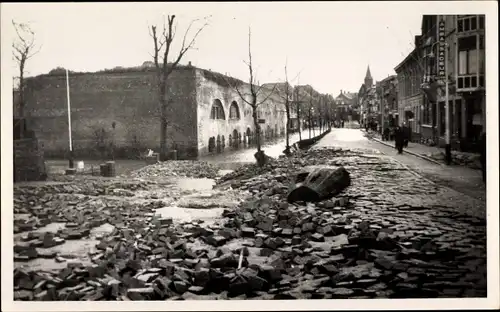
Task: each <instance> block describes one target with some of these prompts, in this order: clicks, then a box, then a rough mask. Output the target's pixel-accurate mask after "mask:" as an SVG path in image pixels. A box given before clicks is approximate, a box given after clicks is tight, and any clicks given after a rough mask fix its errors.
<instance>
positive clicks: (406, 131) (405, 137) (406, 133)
mask: <svg viewBox="0 0 500 312" xmlns="http://www.w3.org/2000/svg"><path fill="white" fill-rule="evenodd" d="M402 132H403V147H404V148H407V147H408V142H409V140H410V127H408V124H407V123H406V122H405V123H403V129H402Z"/></svg>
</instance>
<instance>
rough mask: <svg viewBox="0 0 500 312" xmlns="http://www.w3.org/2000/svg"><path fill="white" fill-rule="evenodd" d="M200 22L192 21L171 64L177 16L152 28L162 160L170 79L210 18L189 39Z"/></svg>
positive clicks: (165, 156)
mask: <svg viewBox="0 0 500 312" xmlns="http://www.w3.org/2000/svg"><path fill="white" fill-rule="evenodd" d="M198 21H200V20H199V19H195V20H193V21H191V23H190V24H189V26H188V28H187V29H186V32H185V33H184V36H183V38H182V42H181V48H180V50H179V52H178V53H177V55H176V56H175V57H174V58H173V61H172V62H170V63H169V58H170V57H171V53H170V52H171V50H172V48H173V47H172V43H173V42H174V39H175V37H176V29H177V23H175V15H168V16H167V21H166V22H165V21H164V22H163V26H162V28H161V29H158V28H157V26H155V25H152V26H150V36H151V38H152V39H153V47H154V49H153V54H152V57H153V62H154V67H155V68H156V73H157V78H158V79H157V83H158V85H157V88H158V94H159V108H160V159H161V160H166V159H167V125H168V104H169V99H168V95H167V90H168V82H169V77H170V75H171V74H172V72H173V71H174V70H175V69H176V68H177V66H178V64H179V62H180V61H181V60H182V58H183V57H184V55H185V54H186V52H187V51H189V50H191V49H193V48H194V44H195V41H196V38H197V37H198V35H199V34H200V33H201V32H202V31H203V29H204V28H205V27H206V26H207V25H208V22H207V21H208V17H205V18H204V19H203V21H204V22H203V25H202V26H201V27H199V28H198V30H197V31H196V32H195V33H194V35H192V36H191V38H190V39H188V35H189V33H190V30H191V28H192V27H193V24H194V23H195V22H198Z"/></svg>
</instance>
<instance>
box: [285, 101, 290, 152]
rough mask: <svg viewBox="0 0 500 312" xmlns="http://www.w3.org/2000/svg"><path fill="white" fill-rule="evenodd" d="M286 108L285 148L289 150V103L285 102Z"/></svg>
mask: <svg viewBox="0 0 500 312" xmlns="http://www.w3.org/2000/svg"><path fill="white" fill-rule="evenodd" d="M285 110H286V150H287V151H288V150H290V104H289V103H288V101H287V102H286V103H285Z"/></svg>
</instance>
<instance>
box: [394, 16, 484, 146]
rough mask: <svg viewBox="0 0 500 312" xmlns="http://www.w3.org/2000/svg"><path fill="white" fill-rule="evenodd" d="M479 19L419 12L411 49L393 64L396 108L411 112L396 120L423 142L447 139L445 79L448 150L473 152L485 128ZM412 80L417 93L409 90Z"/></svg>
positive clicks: (481, 44) (482, 55) (480, 19)
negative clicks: (408, 126) (419, 22)
mask: <svg viewBox="0 0 500 312" xmlns="http://www.w3.org/2000/svg"><path fill="white" fill-rule="evenodd" d="M484 18H485V16H484V15H424V16H423V18H422V35H421V36H418V37H417V38H416V42H415V46H416V48H415V49H414V51H412V52H411V53H410V55H409V56H408V57H407V58H406V59H405V60H404V61H403V62H402V63H401V64H399V65H398V66H397V67H396V72H397V73H398V76H397V77H398V84H399V98H400V99H399V110H400V113H402V112H407V111H410V112H411V113H406V115H405V116H404V117H405V118H404V119H401V120H400V123H401V122H403V121H407V122H410V124H411V126H412V130H413V132H414V133H416V134H418V135H417V137H418V138H420V141H422V142H423V143H429V144H437V145H440V146H443V145H444V144H445V143H446V142H445V134H446V119H445V117H446V105H445V101H446V98H445V97H446V90H445V82H446V80H447V81H448V101H449V115H450V136H451V144H452V148H454V149H461V150H465V151H468V150H470V151H474V150H477V142H478V140H479V136H480V134H481V132H482V131H484V130H485V129H486V127H485V120H486V117H485V116H486V113H485V111H486V103H485V86H486V85H485V36H484V31H485V22H484ZM445 54H446V55H445ZM445 56H446V59H447V62H446V63H445ZM412 63H413V65H412ZM445 65H446V66H445ZM411 77H412V78H411ZM417 83H419V84H420V88H419V89H420V91H421V92H420V95H418V94H417V92H415V90H414V85H415V84H417ZM408 90H410V91H408ZM410 117H411V118H410Z"/></svg>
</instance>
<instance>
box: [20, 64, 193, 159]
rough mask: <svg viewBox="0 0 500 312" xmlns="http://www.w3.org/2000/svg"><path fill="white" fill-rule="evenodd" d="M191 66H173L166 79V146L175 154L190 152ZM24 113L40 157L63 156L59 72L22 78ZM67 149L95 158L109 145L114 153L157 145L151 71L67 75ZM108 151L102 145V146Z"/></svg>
mask: <svg viewBox="0 0 500 312" xmlns="http://www.w3.org/2000/svg"><path fill="white" fill-rule="evenodd" d="M193 77H194V70H193V69H192V68H182V69H178V70H176V71H174V72H173V73H172V75H171V76H170V80H169V91H168V96H169V101H170V110H169V127H168V145H169V147H170V148H172V147H174V146H176V147H177V149H178V150H179V151H178V157H180V158H190V157H196V153H197V141H196V122H195V121H196V105H195V104H196V96H195V94H196V91H195V85H194V78H193ZM26 89H27V90H26V114H27V115H28V117H29V121H28V122H29V127H30V128H31V129H33V130H34V131H35V132H36V133H37V136H38V137H39V139H40V142H41V143H42V144H43V146H44V150H45V153H46V156H51V157H66V156H67V155H66V153H67V151H68V150H69V148H68V145H69V143H68V118H67V97H66V76H65V75H42V76H38V77H34V78H31V79H28V81H27V88H26ZM70 98H71V112H72V113H71V118H72V120H71V122H72V139H73V150H74V153H75V156H76V157H79V158H94V157H100V156H101V152H103V151H104V149H105V148H104V146H108V147H109V146H110V145H112V146H114V148H113V149H112V150H113V151H114V155H115V157H126V156H131V155H133V156H136V155H137V154H138V153H139V152H143V151H145V150H146V149H148V148H151V149H153V150H159V145H160V143H159V142H160V138H159V136H160V130H159V128H160V127H159V124H160V121H159V105H158V92H157V88H156V76H155V73H153V72H148V71H135V72H133V71H128V72H116V73H111V72H107V73H106V72H105V73H83V74H78V73H75V74H70ZM109 150H111V149H109V148H108V151H109Z"/></svg>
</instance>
